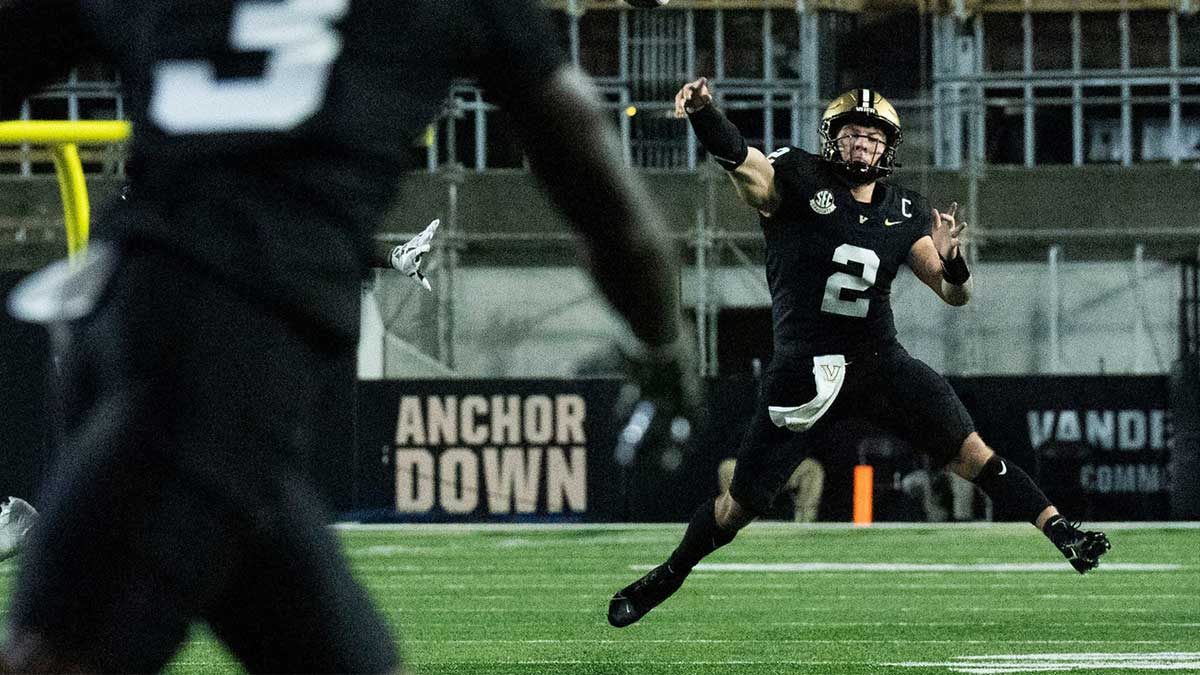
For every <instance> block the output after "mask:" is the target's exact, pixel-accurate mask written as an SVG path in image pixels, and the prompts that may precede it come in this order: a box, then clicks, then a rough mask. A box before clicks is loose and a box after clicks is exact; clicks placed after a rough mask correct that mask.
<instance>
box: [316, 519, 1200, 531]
mask: <svg viewBox="0 0 1200 675" xmlns="http://www.w3.org/2000/svg"><path fill="white" fill-rule="evenodd" d="M686 525H687V523H683V522H679V523H353V522H342V523H334V524H333V525H332V526H331V527H333V528H335V529H338V530H347V531H360V530H362V531H384V532H386V531H391V530H397V531H412V532H416V533H421V532H430V533H432V532H541V531H544V532H556V531H589V530H676V529H682V528H683V527H684V526H686ZM1088 527H1089V528H1091V529H1097V530H1200V521H1127V522H1099V523H1092V522H1089V523H1088ZM995 528H1011V529H1021V530H1030V529H1031V527H1030V525H1029V524H1028V523H1015V522H1014V523H1007V522H1006V523H990V522H971V523H875V524H873V525H871V526H870V527H866V528H864V527H859V526H856V525H853V524H852V523H790V522H784V521H759V522H754V523H752V524H750V526H749V529H751V530H784V531H796V530H833V531H846V532H859V531H863V530H979V529H995Z"/></svg>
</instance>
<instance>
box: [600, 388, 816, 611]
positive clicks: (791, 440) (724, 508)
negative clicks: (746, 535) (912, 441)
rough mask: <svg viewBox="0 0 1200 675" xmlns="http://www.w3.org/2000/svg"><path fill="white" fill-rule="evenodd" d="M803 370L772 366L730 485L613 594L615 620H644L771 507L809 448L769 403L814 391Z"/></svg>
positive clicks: (611, 608)
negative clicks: (656, 559)
mask: <svg viewBox="0 0 1200 675" xmlns="http://www.w3.org/2000/svg"><path fill="white" fill-rule="evenodd" d="M809 367H810V368H811V365H810V366H809ZM800 373H801V374H797V372H796V371H795V370H794V369H793V370H784V369H783V368H781V367H778V365H776V367H773V368H771V369H768V371H767V374H766V376H765V380H764V382H763V387H762V393H761V395H760V396H759V398H758V402H757V403H756V405H755V412H754V415H753V417H752V418H751V420H750V425H749V427H748V428H747V429H746V434H745V436H744V437H743V439H742V445H741V449H740V450H739V451H738V459H737V465H736V467H735V468H734V472H733V481H732V484H731V485H730V488H729V490H728V491H725V492H722V493H721V494H720V495H719V496H718V497H716V498H715V499H712V500H708V501H705V502H704V503H702V504H701V505H700V506H699V508H697V509H696V511H695V513H693V514H692V519H691V521H690V522H689V523H688V526H687V530H686V531H684V534H683V539H682V541H680V542H679V545H678V546H677V547H676V548H675V550H674V551H673V552H672V553H671V556H670V557H669V558H668V559H667V560H666V561H665V562H663V563H662V564H660V565H658V566H657V567H655V568H653V569H651V570H650V571H649V572H648V573H646V574H645V575H644V576H643V577H642V578H640V579H638V580H637V581H635V582H633V583H632V584H630V585H628V586H626V587H625V588H623V589H621V590H620V591H618V592H617V593H616V594H615V595H613V597H612V600H611V601H610V602H609V605H608V622H609V623H610V624H612V625H613V626H615V627H617V628H623V627H625V626H628V625H630V624H632V623H634V622H636V621H638V620H639V619H641V618H642V617H643V616H645V615H646V613H647V612H649V611H650V610H652V609H654V608H655V607H657V606H658V605H659V604H661V603H662V602H663V601H664V600H666V599H667V598H669V597H670V596H671V595H673V594H674V593H675V591H677V590H679V588H680V586H682V585H683V582H684V580H685V579H686V578H687V576H688V574H690V573H691V571H692V568H694V567H695V566H696V564H698V563H699V562H700V561H701V560H702V559H704V557H705V556H707V555H709V554H710V553H712V552H713V551H715V550H717V549H718V548H720V547H722V546H724V545H725V544H728V543H729V542H731V541H733V538H734V537H735V536H736V535H737V532H738V530H740V529H741V528H743V527H745V526H746V525H748V524H749V523H750V522H751V521H752V520H754V518H755V517H757V515H758V514H761V513H765V512H766V511H767V510H768V509H769V508H770V507H771V504H772V502H773V501H774V499H775V496H776V495H777V494H779V492H780V491H781V490H782V489H783V488H784V487H785V486H786V484H787V481H788V478H789V477H791V475H792V472H793V471H795V469H796V466H797V465H799V464H800V461H801V460H802V459H803V458H804V452H803V450H802V449H799V448H797V447H796V440H797V436H796V434H795V433H793V432H792V431H789V430H787V429H784V428H781V427H778V426H776V425H775V423H774V422H772V421H771V417H770V414H769V412H768V406H769V405H777V404H788V405H796V404H799V403H803V402H805V401H808V400H809V399H811V398H812V397H813V395H815V393H816V386H815V384H814V383H813V380H812V377H813V376H812V374H811V373H807V372H804V371H800ZM806 382H807V385H805V384H804V383H806ZM810 433H811V432H810Z"/></svg>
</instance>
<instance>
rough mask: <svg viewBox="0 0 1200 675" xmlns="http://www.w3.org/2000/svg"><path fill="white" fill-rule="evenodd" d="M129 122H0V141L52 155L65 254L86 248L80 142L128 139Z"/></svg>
mask: <svg viewBox="0 0 1200 675" xmlns="http://www.w3.org/2000/svg"><path fill="white" fill-rule="evenodd" d="M129 134H130V125H129V123H128V122H121V121H86V122H69V121H15V122H0V145H18V144H25V143H28V144H31V145H44V146H48V147H49V148H50V151H51V155H52V156H53V158H54V171H55V173H56V174H57V175H58V189H59V193H60V194H61V195H62V204H63V222H64V223H65V225H66V230H67V255H68V256H69V257H70V258H71V259H72V260H74V259H75V258H76V256H78V255H80V254H81V253H83V251H84V250H86V249H87V241H88V224H89V214H90V205H89V203H88V194H87V182H86V181H85V180H84V177H83V165H82V164H81V163H80V161H79V146H80V145H102V144H105V143H119V142H121V141H124V140H127V139H128V138H129Z"/></svg>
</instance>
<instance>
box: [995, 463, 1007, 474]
mask: <svg viewBox="0 0 1200 675" xmlns="http://www.w3.org/2000/svg"><path fill="white" fill-rule="evenodd" d="M1006 473H1008V465H1007V464H1005V463H1004V460H1000V473H998V474H996V475H997V476H1003V475H1004V474H1006Z"/></svg>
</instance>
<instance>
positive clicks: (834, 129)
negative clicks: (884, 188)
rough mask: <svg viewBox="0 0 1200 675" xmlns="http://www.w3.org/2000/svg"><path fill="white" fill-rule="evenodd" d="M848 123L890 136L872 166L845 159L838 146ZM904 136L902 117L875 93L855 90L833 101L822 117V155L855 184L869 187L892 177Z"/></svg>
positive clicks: (869, 90)
mask: <svg viewBox="0 0 1200 675" xmlns="http://www.w3.org/2000/svg"><path fill="white" fill-rule="evenodd" d="M849 122H855V123H858V124H862V125H865V126H872V127H877V128H879V129H880V130H882V131H883V133H884V135H885V136H887V143H886V145H885V146H884V149H883V153H882V154H881V155H880V157H879V161H877V162H876V163H875V164H874V165H873V166H869V165H867V164H864V163H862V162H850V161H846V160H845V159H843V158H842V153H841V151H840V150H839V149H838V146H837V136H838V131H839V130H841V128H842V126H844V125H845V124H847V123H849ZM903 139H904V134H902V133H901V132H900V116H899V115H898V114H896V109H895V108H894V107H892V104H891V103H888V100H887V99H886V98H884V97H883V96H882V95H880V94H879V93H878V92H876V91H875V90H873V89H852V90H850V91H848V92H846V93H844V94H842V95H841V96H839V97H837V98H835V99H833V102H832V103H830V104H829V106H828V107H827V108H825V114H824V115H821V154H822V156H823V157H824V158H825V161H827V162H829V163H830V164H832V165H833V166H834V168H835V169H836V170H838V171H839V172H841V173H842V174H843V175H844V176H845V177H846V179H847V180H849V181H851V182H852V183H869V182H871V181H873V180H875V179H877V178H882V177H884V176H886V175H888V174H890V173H891V172H892V171H893V170H895V168H896V167H897V166H899V165H898V164H896V149H897V148H899V147H900V141H902V140H903Z"/></svg>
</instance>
